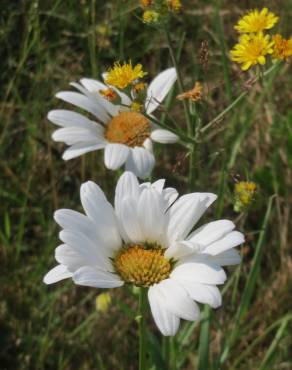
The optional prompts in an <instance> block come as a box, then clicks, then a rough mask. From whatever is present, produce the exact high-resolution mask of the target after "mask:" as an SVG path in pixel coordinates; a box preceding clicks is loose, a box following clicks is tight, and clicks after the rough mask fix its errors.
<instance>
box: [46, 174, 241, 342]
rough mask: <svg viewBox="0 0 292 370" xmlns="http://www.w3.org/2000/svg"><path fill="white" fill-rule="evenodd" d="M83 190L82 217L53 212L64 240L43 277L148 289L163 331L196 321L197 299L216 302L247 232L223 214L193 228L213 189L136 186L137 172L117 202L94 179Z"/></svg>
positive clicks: (120, 187) (121, 184) (122, 183)
mask: <svg viewBox="0 0 292 370" xmlns="http://www.w3.org/2000/svg"><path fill="white" fill-rule="evenodd" d="M80 196H81V203H82V206H83V208H84V210H85V213H86V215H83V214H81V213H79V212H76V211H72V210H70V209H61V210H58V211H56V213H55V220H56V222H57V223H58V224H59V225H60V226H61V227H62V228H63V230H62V231H61V232H60V239H61V240H62V242H63V243H64V244H62V245H60V246H59V247H57V248H56V250H55V258H56V260H57V262H58V263H59V264H58V265H57V266H56V267H54V268H53V269H52V270H51V271H49V272H48V273H47V275H46V276H45V277H44V282H45V283H47V284H51V283H55V282H57V281H59V280H62V279H65V278H72V279H73V281H74V282H75V284H79V285H85V286H90V287H96V288H115V287H120V286H122V285H123V284H125V283H129V284H134V285H136V286H138V287H147V288H149V290H148V299H149V303H150V307H151V311H152V315H153V317H154V320H155V322H156V324H157V326H158V328H159V329H160V331H161V332H162V334H164V335H168V336H169V335H174V334H175V333H176V331H177V330H178V327H179V322H180V319H181V318H182V319H185V320H198V319H199V317H200V310H199V307H198V305H197V303H196V302H200V303H207V304H209V305H210V306H212V307H214V308H216V307H218V306H220V305H221V294H220V291H219V289H218V288H217V285H220V284H223V283H224V281H225V279H226V274H225V272H224V270H223V269H222V267H221V266H225V265H234V264H238V263H239V262H240V256H239V253H238V252H237V251H236V250H235V249H234V247H236V246H238V245H239V244H241V243H243V241H244V236H243V234H241V233H240V232H238V231H234V228H235V225H234V224H233V223H232V222H231V221H228V220H218V221H213V222H210V223H207V224H205V225H203V226H201V227H199V228H198V229H196V230H195V231H192V229H193V227H194V225H195V224H196V223H197V222H198V220H199V219H200V217H201V216H202V215H203V213H204V212H205V211H206V210H207V208H208V207H209V206H210V205H211V204H212V203H213V202H214V200H215V199H216V195H214V194H212V193H191V194H187V195H183V196H181V197H179V198H178V193H177V191H176V190H175V189H173V188H165V189H164V180H158V181H156V182H155V183H153V184H150V183H144V184H141V185H139V183H138V180H137V178H136V177H135V175H133V174H132V173H131V172H125V173H124V174H123V175H122V176H121V177H120V179H119V181H118V184H117V187H116V193H115V206H114V208H113V207H112V206H111V204H110V203H109V202H108V201H107V199H106V197H105V195H104V193H103V191H102V190H101V189H100V188H99V187H98V186H97V185H96V184H95V183H93V182H91V181H89V182H86V183H84V184H83V185H82V186H81V190H80ZM195 301H196V302H195Z"/></svg>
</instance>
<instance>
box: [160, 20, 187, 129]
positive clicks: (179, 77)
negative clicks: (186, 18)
mask: <svg viewBox="0 0 292 370" xmlns="http://www.w3.org/2000/svg"><path fill="white" fill-rule="evenodd" d="M165 34H166V39H167V44H168V48H169V53H170V57H171V60H172V63H173V65H174V67H175V69H176V73H177V82H178V87H179V90H180V92H181V93H183V92H184V91H185V89H184V85H183V79H182V75H181V73H180V69H179V67H178V63H177V60H176V56H175V53H174V50H173V47H172V42H171V37H170V33H169V30H168V29H167V27H165ZM182 103H183V107H184V111H185V116H186V121H187V128H188V133H189V135H190V134H191V132H192V120H191V116H190V111H189V109H188V105H187V103H186V101H185V100H182Z"/></svg>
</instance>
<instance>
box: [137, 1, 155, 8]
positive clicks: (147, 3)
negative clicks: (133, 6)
mask: <svg viewBox="0 0 292 370" xmlns="http://www.w3.org/2000/svg"><path fill="white" fill-rule="evenodd" d="M153 3H154V1H153V0H140V4H141V6H143V7H144V8H147V6H151V5H152V4H153Z"/></svg>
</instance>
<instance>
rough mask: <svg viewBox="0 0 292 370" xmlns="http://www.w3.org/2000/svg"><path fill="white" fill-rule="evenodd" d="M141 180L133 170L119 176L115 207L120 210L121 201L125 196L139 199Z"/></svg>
mask: <svg viewBox="0 0 292 370" xmlns="http://www.w3.org/2000/svg"><path fill="white" fill-rule="evenodd" d="M140 192H141V191H140V188H139V182H138V180H137V177H136V176H135V175H134V174H133V173H132V172H124V173H123V174H122V176H121V177H120V178H119V181H118V183H117V186H116V192H115V209H116V211H117V212H118V211H119V209H120V203H121V201H122V200H123V198H125V197H131V198H133V199H135V200H138V197H139V195H140Z"/></svg>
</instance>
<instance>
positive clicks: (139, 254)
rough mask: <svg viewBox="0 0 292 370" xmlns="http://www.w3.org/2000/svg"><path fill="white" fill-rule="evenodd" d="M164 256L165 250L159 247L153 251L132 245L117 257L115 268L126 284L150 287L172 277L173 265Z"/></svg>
mask: <svg viewBox="0 0 292 370" xmlns="http://www.w3.org/2000/svg"><path fill="white" fill-rule="evenodd" d="M163 254H164V250H163V249H162V248H161V247H160V246H157V245H153V246H152V249H151V248H150V249H147V248H146V247H145V246H143V245H139V244H137V245H130V246H128V247H127V248H125V249H122V251H121V252H120V253H119V254H118V255H117V257H116V258H115V261H114V266H115V269H116V272H117V273H118V274H119V275H120V276H121V278H122V279H123V280H124V281H125V282H127V283H132V284H134V285H136V286H139V287H149V286H151V285H153V284H157V283H159V282H160V281H162V280H164V279H167V278H168V277H169V275H170V272H171V263H170V261H169V260H167V259H166V258H165V257H164V255H163Z"/></svg>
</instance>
